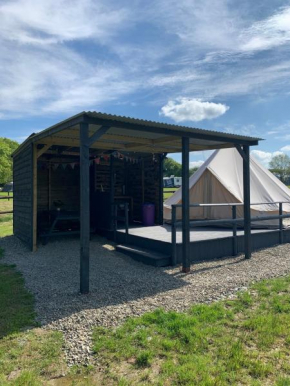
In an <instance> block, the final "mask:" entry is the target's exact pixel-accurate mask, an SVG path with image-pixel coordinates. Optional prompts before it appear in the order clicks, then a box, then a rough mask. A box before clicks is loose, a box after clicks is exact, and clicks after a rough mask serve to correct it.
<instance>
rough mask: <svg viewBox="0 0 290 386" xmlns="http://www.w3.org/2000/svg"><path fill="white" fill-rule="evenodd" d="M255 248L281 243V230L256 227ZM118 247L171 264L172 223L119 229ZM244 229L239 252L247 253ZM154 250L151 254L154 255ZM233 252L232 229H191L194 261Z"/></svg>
mask: <svg viewBox="0 0 290 386" xmlns="http://www.w3.org/2000/svg"><path fill="white" fill-rule="evenodd" d="M251 233H252V238H251V239H252V249H253V250H258V249H261V248H268V247H271V246H274V245H277V244H279V230H278V229H275V230H273V229H271V230H270V229H252V231H251ZM176 240H177V263H178V264H179V263H181V262H182V231H181V228H180V229H178V230H177V235H176ZM283 240H284V243H288V242H290V228H285V229H284V230H283ZM117 242H118V243H119V245H118V246H117V249H118V250H119V251H120V252H123V253H126V254H128V255H130V256H131V257H132V258H134V259H136V260H138V261H141V262H143V263H145V264H150V265H154V266H169V265H171V256H172V244H171V226H170V225H163V226H153V227H135V228H131V229H130V231H129V235H128V238H127V240H126V236H125V231H124V230H119V231H118V232H117ZM244 251H245V250H244V231H243V230H238V231H237V252H238V254H241V253H244ZM150 252H151V255H150ZM232 255H233V237H232V230H231V229H227V228H207V227H198V228H191V230H190V262H191V263H194V262H197V261H202V260H213V259H218V258H222V257H226V256H232Z"/></svg>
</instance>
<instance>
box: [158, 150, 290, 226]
mask: <svg viewBox="0 0 290 386" xmlns="http://www.w3.org/2000/svg"><path fill="white" fill-rule="evenodd" d="M250 184H251V216H252V217H256V216H266V215H267V216H269V215H274V214H279V204H277V202H287V203H284V204H283V212H284V213H289V212H290V190H289V189H288V188H287V187H286V186H285V185H284V184H283V183H282V182H281V181H280V180H279V179H278V178H277V177H275V176H274V175H273V174H272V173H271V172H270V171H269V170H267V169H266V168H265V167H263V166H262V165H260V164H259V163H258V162H257V161H256V160H255V159H254V158H253V157H252V156H251V157H250ZM189 189H190V193H189V196H190V203H191V204H213V203H215V204H216V203H243V160H242V157H241V155H240V154H239V152H238V151H237V149H235V148H231V149H221V150H216V151H215V152H214V153H213V154H212V155H211V156H210V157H209V158H208V159H207V160H206V161H205V162H204V164H203V165H202V166H201V167H200V168H199V169H198V170H197V172H196V173H194V174H193V175H192V176H191V177H190V180H189ZM181 200H182V192H181V189H179V190H177V191H176V192H175V193H174V194H173V196H171V197H170V198H169V199H167V200H166V201H165V202H164V221H165V222H170V221H171V213H172V209H171V207H172V205H177V204H181ZM259 203H261V204H262V205H257V204H259ZM176 217H177V219H181V208H178V209H177V212H176ZM237 217H238V218H243V206H237ZM228 218H232V210H231V206H219V207H217V206H216V207H191V208H190V220H191V221H193V220H202V219H228ZM239 225H242V223H241V224H239ZM277 226H278V220H263V221H256V222H252V227H259V228H261V227H263V228H264V227H268V228H269V227H277Z"/></svg>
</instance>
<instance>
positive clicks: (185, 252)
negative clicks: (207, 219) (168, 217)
mask: <svg viewBox="0 0 290 386" xmlns="http://www.w3.org/2000/svg"><path fill="white" fill-rule="evenodd" d="M189 221H190V220H189V138H188V137H182V272H184V273H188V272H190V222H189Z"/></svg>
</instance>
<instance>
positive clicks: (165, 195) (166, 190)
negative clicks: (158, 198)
mask: <svg viewBox="0 0 290 386" xmlns="http://www.w3.org/2000/svg"><path fill="white" fill-rule="evenodd" d="M178 189H179V188H163V201H165V200H167V199H168V198H169V197H171V196H172V195H173V193H170V192H173V191H174V192H176V191H177V190H178Z"/></svg>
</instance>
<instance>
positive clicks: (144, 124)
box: [15, 111, 261, 153]
mask: <svg viewBox="0 0 290 386" xmlns="http://www.w3.org/2000/svg"><path fill="white" fill-rule="evenodd" d="M83 117H84V118H92V119H95V120H96V122H98V121H100V122H102V123H101V124H104V123H105V124H108V126H111V134H112V135H114V132H115V131H116V130H117V131H118V130H120V128H121V129H122V133H123V132H124V133H125V132H127V131H128V130H129V131H130V132H131V135H133V136H134V137H136V138H137V137H142V136H144V138H145V137H146V135H147V137H148V138H149V137H151V138H156V137H157V136H160V137H163V136H164V137H166V136H168V135H169V134H170V132H171V131H172V133H174V132H175V135H176V133H180V134H181V136H182V133H189V134H192V136H193V137H194V135H196V136H197V138H198V136H199V135H202V136H203V139H202V141H203V142H206V143H208V144H211V145H214V144H215V143H217V144H221V143H227V142H228V141H227V140H231V142H233V139H234V140H236V141H237V143H242V142H249V143H253V145H254V144H256V143H257V141H260V140H261V139H260V138H255V137H249V136H244V135H236V134H229V133H223V132H219V131H213V130H204V129H199V128H194V127H189V126H181V125H175V124H169V123H163V122H156V121H149V120H144V119H139V118H131V117H125V116H119V115H112V114H105V113H100V112H96V111H83V112H81V113H79V114H76V115H74V116H72V117H70V118H68V119H65V120H63V121H61V122H59V123H57V124H56V125H53V126H51V127H49V128H47V129H45V130H42V131H40V132H39V133H36V134H32V135H31V136H30V137H28V138H27V140H26V141H25V142H24V143H23V144H22V145H21V146H20V147H19V148H18V149H17V151H16V152H15V153H18V152H19V151H21V149H22V148H23V147H25V146H27V145H28V144H29V143H34V142H37V141H40V140H41V139H44V138H46V137H49V136H51V135H54V134H55V133H57V132H58V133H61V132H62V131H63V130H69V127H70V123H71V128H73V127H77V126H76V125H78V123H79V122H80V120H82V118H83ZM122 124H124V128H122ZM96 125H98V123H96ZM149 129H150V130H151V131H150V130H149ZM154 129H156V132H154ZM158 129H159V131H160V133H158ZM164 129H165V130H167V134H164V133H163V134H161V133H162V130H164ZM142 133H143V134H142ZM115 134H116V133H115ZM119 134H120V133H119ZM128 134H129V133H128ZM128 134H127V135H128ZM207 136H208V137H209V138H208V139H206V137H207ZM212 136H214V137H215V139H213V138H210V137H212ZM194 141H195V143H197V142H198V141H199V140H198V139H194ZM217 141H218V142H217ZM255 142H256V143H255Z"/></svg>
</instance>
